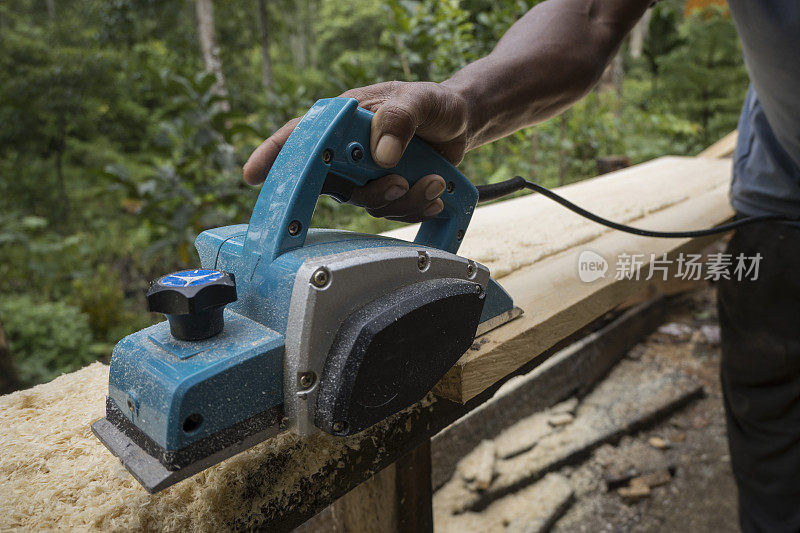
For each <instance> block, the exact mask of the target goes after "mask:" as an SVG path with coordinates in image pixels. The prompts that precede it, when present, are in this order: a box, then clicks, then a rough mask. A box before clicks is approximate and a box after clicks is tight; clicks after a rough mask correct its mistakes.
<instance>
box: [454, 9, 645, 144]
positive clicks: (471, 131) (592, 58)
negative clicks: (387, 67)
mask: <svg viewBox="0 0 800 533" xmlns="http://www.w3.org/2000/svg"><path fill="white" fill-rule="evenodd" d="M650 1H651V0H548V1H546V2H543V3H541V4H539V5H537V6H535V7H534V8H533V9H531V10H530V11H528V13H527V14H525V16H524V17H522V18H521V19H520V20H518V21H517V22H516V23H515V24H514V25H513V26H512V27H511V28H510V29H509V30H508V31H507V32H506V34H505V35H504V36H503V38H502V39H501V40H500V42H498V44H497V46H496V47H495V48H494V50H493V51H492V53H491V54H489V55H488V56H486V57H484V58H482V59H480V60H478V61H475V62H474V63H471V64H469V65H467V66H466V67H464V68H463V69H461V70H460V71H458V72H457V73H456V74H455V75H454V76H453V77H452V78H450V79H449V80H447V81H445V82H444V83H443V84H444V85H446V86H448V87H450V88H452V89H454V90H456V91H457V92H459V93H460V94H461V95H462V96H463V97H464V98H465V100H466V102H467V106H468V108H469V124H468V126H467V128H468V133H467V149H472V148H475V147H477V146H480V145H482V144H486V143H488V142H491V141H493V140H495V139H499V138H500V137H504V136H506V135H508V134H510V133H513V132H514V131H517V130H519V129H521V128H524V127H526V126H530V125H532V124H535V123H537V122H541V121H543V120H546V119H548V118H550V117H552V116H554V115H557V114H558V113H560V112H561V111H563V110H565V109H566V108H567V107H569V106H570V105H572V104H573V103H574V102H575V101H577V100H578V99H580V98H582V97H583V96H585V95H586V93H588V92H589V90H590V89H591V88H592V87H593V86H594V84H595V83H597V81H598V80H599V79H600V76H601V75H602V73H603V70H604V69H605V67H606V65H607V64H608V62H609V61H610V60H611V58H612V57H613V56H614V54H615V53H616V50H617V49H618V48H619V45H620V43H621V42H622V40H623V39H624V38H625V36H626V35H627V33H628V32H629V31H630V29H631V28H632V27H633V25H634V24H635V23H636V21H637V20H638V19H639V17H641V15H642V13H644V11H645V9H647V6H648V4H649V3H650Z"/></svg>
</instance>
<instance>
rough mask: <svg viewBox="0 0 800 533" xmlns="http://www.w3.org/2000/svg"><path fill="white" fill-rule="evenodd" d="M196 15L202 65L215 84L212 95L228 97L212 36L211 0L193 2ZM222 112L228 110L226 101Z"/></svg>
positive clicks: (214, 38) (220, 63) (222, 105)
mask: <svg viewBox="0 0 800 533" xmlns="http://www.w3.org/2000/svg"><path fill="white" fill-rule="evenodd" d="M195 11H196V13H197V33H198V36H199V37H200V49H201V50H202V52H203V63H205V67H206V72H208V73H209V74H212V75H213V76H214V78H216V80H217V82H216V83H215V84H214V88H213V91H214V94H217V95H219V96H222V97H227V96H228V91H227V90H226V88H225V77H224V76H223V74H222V60H221V59H220V57H219V47H218V46H217V39H216V36H215V34H214V5H213V3H212V1H211V0H195ZM221 107H222V109H223V110H224V111H227V110H228V109H229V108H230V105H229V104H228V102H227V101H225V102H222V104H221Z"/></svg>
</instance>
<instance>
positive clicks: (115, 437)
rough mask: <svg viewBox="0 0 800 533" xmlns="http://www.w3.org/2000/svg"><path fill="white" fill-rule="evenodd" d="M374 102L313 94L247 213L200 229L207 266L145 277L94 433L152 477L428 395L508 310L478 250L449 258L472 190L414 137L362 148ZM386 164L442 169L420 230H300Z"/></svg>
mask: <svg viewBox="0 0 800 533" xmlns="http://www.w3.org/2000/svg"><path fill="white" fill-rule="evenodd" d="M371 119H372V113H370V112H369V111H366V110H364V109H361V108H359V107H358V106H357V102H356V101H355V100H353V99H347V98H332V99H327V100H320V101H318V102H317V103H316V104H315V105H314V106H313V107H312V108H311V109H310V110H309V111H308V113H306V115H305V116H304V118H303V119H302V120H301V121H300V123H299V124H298V125H297V128H296V129H295V131H294V132H293V133H292V135H291V136H290V138H289V139H288V141H287V142H286V144H285V146H284V148H283V149H282V150H281V152H280V154H279V156H278V158H277V160H276V161H275V163H274V165H273V166H272V169H271V170H270V173H269V175H268V177H267V179H266V182H265V184H264V186H263V188H262V190H261V192H260V194H259V197H258V200H257V202H256V205H255V207H254V209H253V214H252V217H251V219H250V223H249V224H241V225H234V226H227V227H222V228H216V229H212V230H207V231H205V232H203V233H202V234H201V235H200V236H198V238H197V241H196V243H195V244H196V247H197V250H198V253H199V256H200V262H201V265H202V266H201V268H199V269H197V270H191V271H183V272H178V273H174V274H171V275H168V276H165V277H163V278H161V279H159V280H157V281H156V282H155V283H154V284H153V286H152V287H151V289H150V291H149V292H148V302H149V305H150V308H151V310H156V311H161V312H163V313H165V314H166V316H167V318H168V319H169V320H168V321H165V322H161V323H159V324H156V325H154V326H151V327H149V328H146V329H144V330H141V331H139V332H137V333H134V334H132V335H130V336H128V337H125V338H124V339H122V340H121V341H120V342H119V343H118V344H117V346H116V347H115V348H114V352H113V354H112V358H111V368H110V378H109V392H108V397H107V400H106V417H105V418H103V419H100V420H98V421H97V422H95V423H94V424H93V425H92V429H93V431H94V432H95V434H96V435H97V436H98V437H99V438H100V440H102V441H103V443H104V444H106V446H107V447H108V448H109V449H110V450H111V451H112V452H113V453H114V454H115V455H117V456H118V457H119V458H120V459H121V460H122V462H123V463H124V464H125V466H126V467H127V468H128V470H129V471H130V472H131V473H132V474H133V475H134V477H136V479H137V480H138V481H139V482H140V483H141V484H142V485H143V486H144V487H145V488H146V489H147V490H148V491H150V492H156V491H159V490H161V489H163V488H165V487H167V486H170V485H172V484H174V483H176V482H178V481H180V480H181V479H184V478H186V477H188V476H191V475H193V474H195V473H197V472H199V471H202V470H204V469H205V468H207V467H209V466H211V465H213V464H216V463H218V462H219V461H221V460H223V459H225V458H227V457H230V456H232V455H234V454H236V453H239V452H241V451H243V450H245V449H247V448H249V447H251V446H253V445H255V444H257V443H258V442H261V441H263V440H265V439H267V438H269V437H271V436H273V435H275V434H277V433H278V432H280V431H285V430H288V431H295V432H297V433H299V434H301V435H308V434H311V433H313V432H315V431H320V430H321V431H325V432H327V433H330V434H332V435H343V436H344V435H350V434H354V433H357V432H359V431H362V430H364V429H366V428H367V427H370V426H371V425H373V424H375V423H377V422H379V421H381V420H383V419H384V418H386V417H388V416H391V415H392V414H394V413H396V412H398V411H400V410H402V409H404V408H406V407H408V406H409V405H412V404H413V403H415V402H417V401H419V400H420V399H421V398H422V397H424V395H425V394H427V392H429V391H430V389H431V388H432V387H433V386H434V385H435V384H436V382H437V381H438V380H439V379H440V378H441V377H442V376H443V375H444V374H445V373H446V372H447V370H448V369H449V368H450V367H451V366H452V365H453V364H454V363H455V362H456V361H457V360H458V358H459V357H460V356H461V355H462V354H463V353H464V352H465V351H466V350H467V349H468V348H469V346H471V344H472V343H473V341H474V339H475V337H476V336H477V335H479V334H482V333H483V332H485V331H487V330H489V329H491V328H493V327H496V326H498V325H500V324H502V323H505V322H506V321H508V320H510V319H512V318H515V317H516V316H518V315H519V313H521V311H519V310H518V309H515V308H514V306H513V303H512V301H511V298H510V297H509V296H508V294H507V293H506V292H505V291H504V290H503V289H502V288H501V287H500V286H499V285H498V284H497V283H496V282H495V281H494V280H492V279H491V278H490V277H489V272H488V270H487V269H486V267H484V266H483V265H480V264H478V263H476V262H474V261H471V260H469V259H466V258H463V257H460V256H458V255H456V252H457V251H458V248H459V245H460V243H461V240H462V239H463V236H464V234H465V232H466V230H467V226H468V224H469V221H470V218H471V216H472V213H473V210H474V208H475V206H476V204H477V199H478V194H477V190H476V189H475V187H474V186H473V185H472V184H471V183H470V182H469V181H468V180H467V179H466V178H465V177H464V176H463V175H462V174H461V173H460V172H459V171H458V170H456V169H455V167H453V166H452V165H451V164H450V163H449V162H447V161H446V160H445V159H444V158H442V157H441V156H440V155H439V154H438V153H436V152H435V151H434V150H433V149H432V148H430V147H429V146H428V145H426V144H425V143H424V142H422V141H421V140H419V139H417V138H414V139H413V140H412V141H411V143H410V144H409V146H408V148H407V150H406V152H405V154H404V156H403V159H402V160H401V161H400V163H399V164H398V165H397V166H396V167H395V168H392V169H384V168H381V167H379V166H378V165H377V164H375V162H374V161H373V160H372V158H371V155H370V149H369V148H370V147H369V139H370V123H371ZM389 173H397V174H400V175H402V176H403V177H405V178H406V179H407V180H408V181H409V183H410V184H413V183H415V182H416V181H417V180H419V179H420V178H422V177H423V176H426V175H428V174H439V175H441V176H443V177H444V178H445V180H446V181H447V183H448V186H447V190H446V191H445V192H444V193H443V195H442V200H443V203H444V209H443V211H442V212H441V214H440V215H438V216H437V217H436V218H434V219H432V220H429V221H426V222H423V223H422V224H421V225H420V230H419V233H418V234H417V236H416V239H415V240H414V242H407V241H403V240H399V239H393V238H389V237H385V236H378V235H368V234H359V233H353V232H347V231H340V230H325V229H309V223H310V221H311V216H312V214H313V212H314V208H315V206H316V203H317V199H318V197H319V196H320V194H328V195H330V196H333V197H334V198H337V199H338V200H340V201H345V200H347V199H348V198H349V194H350V192H351V191H352V189H353V187H355V186H360V185H363V184H365V183H367V182H368V181H370V180H372V179H376V178H379V177H381V176H384V175H386V174H389Z"/></svg>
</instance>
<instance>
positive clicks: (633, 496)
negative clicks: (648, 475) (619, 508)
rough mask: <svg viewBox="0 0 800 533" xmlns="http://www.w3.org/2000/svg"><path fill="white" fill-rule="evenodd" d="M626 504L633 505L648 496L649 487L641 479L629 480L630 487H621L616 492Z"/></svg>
mask: <svg viewBox="0 0 800 533" xmlns="http://www.w3.org/2000/svg"><path fill="white" fill-rule="evenodd" d="M617 493H618V494H619V495H620V496H622V498H623V499H624V500H625V501H626V502H628V503H635V502H638V501H639V500H642V499H644V498H647V497H648V496H650V487H649V486H648V485H647V484H646V483H644V482H643V481H642V480H641V478H635V479H632V480H631V483H630V485H628V486H627V487H622V488H621V489H619V490H618V491H617Z"/></svg>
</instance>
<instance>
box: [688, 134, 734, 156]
mask: <svg viewBox="0 0 800 533" xmlns="http://www.w3.org/2000/svg"><path fill="white" fill-rule="evenodd" d="M738 139H739V130H733V131H732V132H730V133H729V134H727V135H726V136H725V137H723V138H722V139H720V140H718V141H717V142H715V143H714V144H712V145H711V146H709V147H708V148H706V149H705V150H703V151H702V152H700V153H699V154H697V157H706V158H711V159H722V158H724V157H731V156H732V155H733V151H734V150H735V149H736V141H737V140H738Z"/></svg>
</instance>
